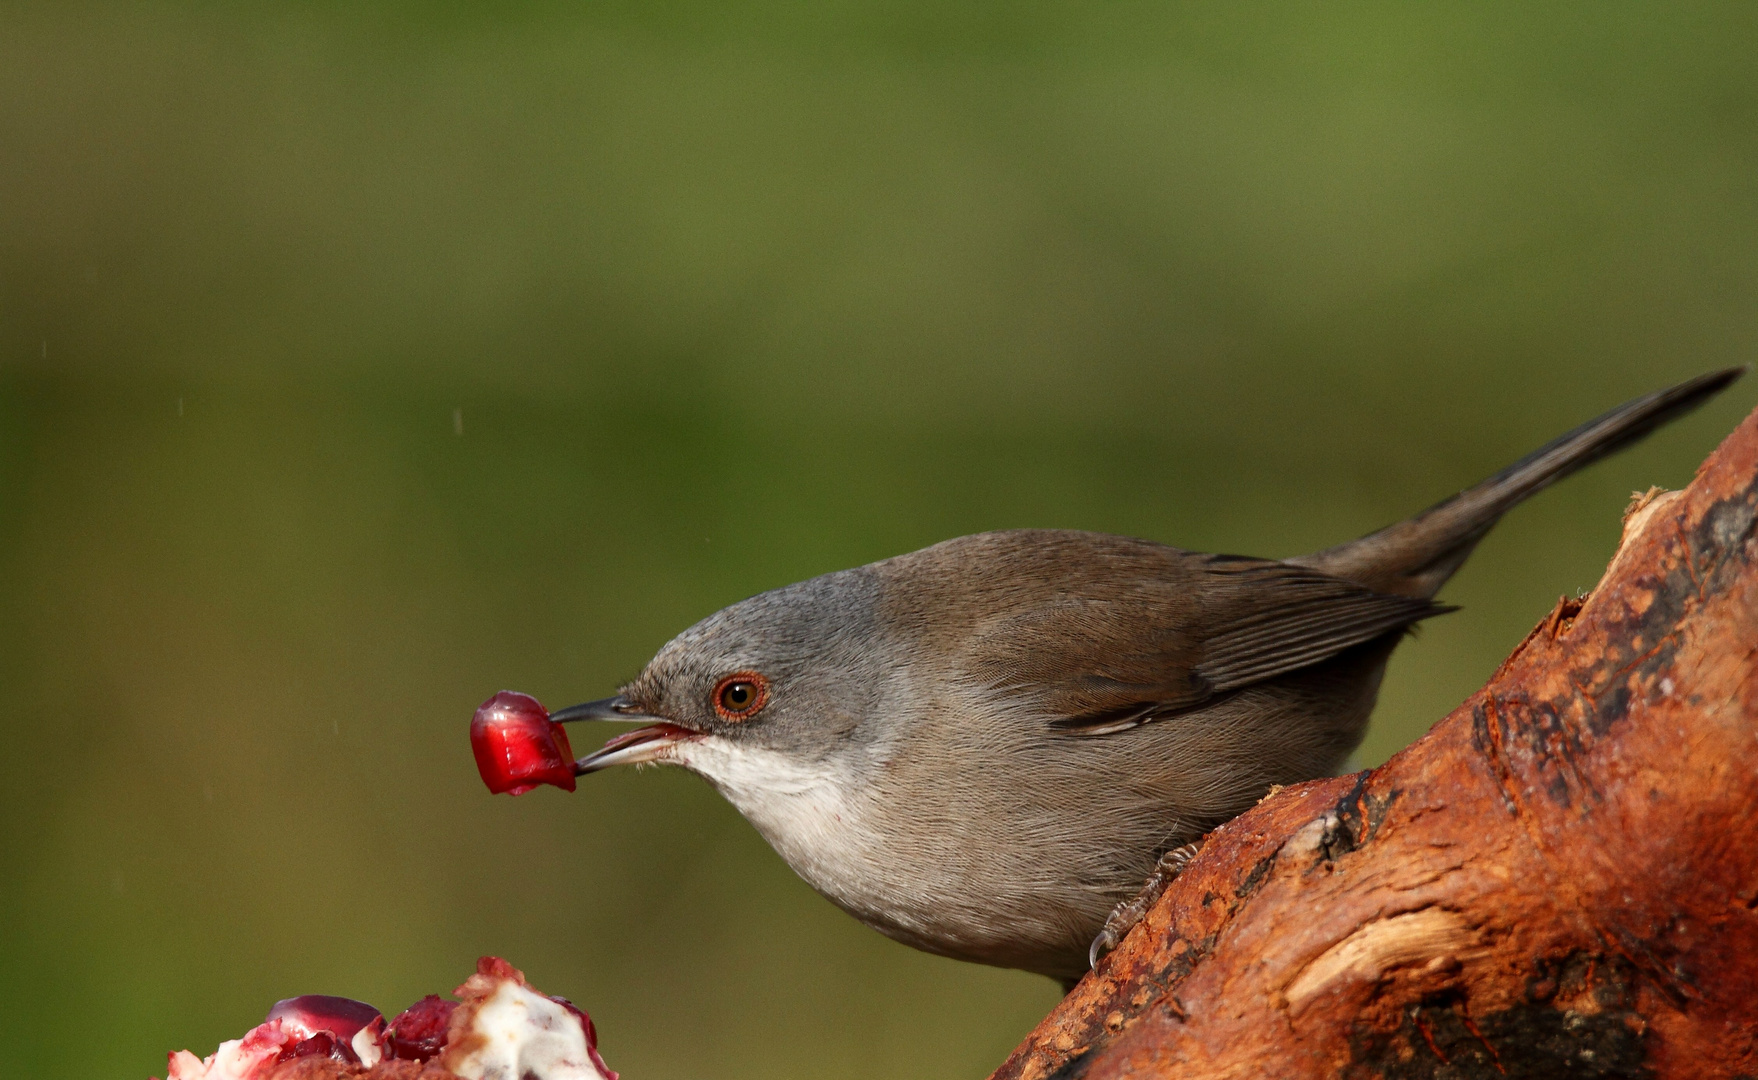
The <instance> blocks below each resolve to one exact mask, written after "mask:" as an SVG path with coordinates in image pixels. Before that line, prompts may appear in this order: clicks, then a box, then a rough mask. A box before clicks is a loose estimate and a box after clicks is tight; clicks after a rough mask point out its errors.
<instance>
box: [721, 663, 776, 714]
mask: <svg viewBox="0 0 1758 1080" xmlns="http://www.w3.org/2000/svg"><path fill="white" fill-rule="evenodd" d="M768 701H769V680H768V679H765V678H764V677H763V676H761V675H759V674H757V673H756V672H755V671H735V672H733V673H732V674H731V675H728V676H726V677H725V678H723V679H721V680H720V681H719V682H717V683H715V684H714V711H715V712H717V713H719V714H720V718H721V719H722V720H749V719H750V718H751V717H753V716H756V715H757V710H759V709H761V708H762V707H763V706H764V705H765V704H767V703H768Z"/></svg>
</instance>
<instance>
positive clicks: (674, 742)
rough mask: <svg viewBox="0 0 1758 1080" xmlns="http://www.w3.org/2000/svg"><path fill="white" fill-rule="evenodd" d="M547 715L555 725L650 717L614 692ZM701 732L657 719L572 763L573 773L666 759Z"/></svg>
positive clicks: (580, 774)
mask: <svg viewBox="0 0 1758 1080" xmlns="http://www.w3.org/2000/svg"><path fill="white" fill-rule="evenodd" d="M549 718H550V719H551V720H553V721H555V722H556V723H558V724H565V723H568V722H569V721H571V720H623V721H631V720H651V719H654V718H653V717H651V716H648V715H647V714H646V713H644V712H642V711H641V710H640V708H638V707H637V706H636V705H635V704H634V703H633V702H630V701H629V700H628V699H626V698H624V697H622V696H621V695H618V696H616V697H608V698H601V699H599V700H598V701H588V702H586V703H585V704H584V705H571V706H569V707H568V708H566V709H561V710H558V711H556V712H553V713H550V714H549ZM701 737H702V733H701V732H699V731H691V730H690V729H689V728H685V727H679V726H678V725H676V724H671V723H665V722H663V721H662V722H660V723H657V724H648V725H647V726H646V727H638V728H636V729H635V730H634V731H625V732H623V733H622V734H621V735H618V736H617V737H616V738H614V739H612V740H610V741H609V742H607V743H605V744H604V745H603V746H601V747H599V748H598V749H597V750H594V751H593V752H592V753H590V754H587V755H586V756H585V757H583V758H581V759H580V760H578V761H576V762H574V775H575V776H585V775H586V774H587V773H593V772H597V771H599V770H600V769H608V768H610V767H611V766H612V765H642V764H646V763H647V762H650V761H669V760H671V758H672V752H673V750H675V749H676V748H677V746H678V745H679V744H680V743H685V742H690V741H692V740H695V739H700V738H701Z"/></svg>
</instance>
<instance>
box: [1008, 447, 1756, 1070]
mask: <svg viewBox="0 0 1758 1080" xmlns="http://www.w3.org/2000/svg"><path fill="white" fill-rule="evenodd" d="M1755 521H1758V413H1755V414H1754V415H1753V416H1751V417H1748V418H1747V419H1746V420H1745V422H1743V423H1742V424H1741V425H1740V427H1739V428H1737V429H1736V430H1735V431H1734V433H1733V434H1732V435H1730V436H1729V437H1728V438H1727V440H1726V441H1725V442H1724V443H1723V444H1722V445H1721V447H1720V448H1718V449H1717V450H1716V451H1715V453H1714V454H1713V455H1711V456H1710V458H1709V459H1708V460H1707V461H1706V462H1705V463H1704V465H1703V466H1702V467H1701V468H1700V469H1699V470H1698V473H1697V477H1696V478H1695V480H1694V481H1693V482H1692V484H1691V485H1690V487H1689V488H1688V489H1687V490H1685V491H1682V492H1669V493H1664V494H1656V493H1653V492H1651V493H1650V495H1649V496H1647V497H1645V499H1644V500H1642V501H1641V502H1640V503H1639V504H1637V505H1633V506H1632V510H1631V512H1630V513H1628V514H1627V515H1626V519H1625V531H1624V539H1623V542H1622V544H1621V545H1620V547H1619V549H1618V552H1617V555H1616V556H1615V557H1614V558H1613V560H1612V563H1611V565H1610V566H1609V567H1608V568H1607V570H1606V573H1605V576H1604V577H1603V578H1602V579H1601V581H1600V583H1599V585H1598V586H1597V587H1596V588H1595V589H1594V590H1593V592H1592V593H1591V594H1590V595H1589V596H1588V597H1587V598H1586V599H1585V600H1569V599H1565V600H1563V601H1562V602H1560V603H1559V604H1558V605H1557V607H1556V609H1555V610H1554V611H1552V612H1551V613H1550V615H1549V616H1547V617H1546V618H1545V619H1544V621H1543V622H1541V623H1540V624H1539V626H1538V627H1537V628H1536V629H1535V630H1533V632H1532V633H1531V635H1530V636H1529V637H1528V638H1527V639H1526V641H1525V642H1523V643H1522V644H1521V645H1520V647H1519V648H1518V649H1516V650H1515V652H1514V654H1513V655H1512V656H1511V657H1509V658H1508V660H1507V661H1505V662H1504V663H1503V665H1502V667H1501V668H1500V670H1498V671H1497V672H1496V673H1495V675H1494V676H1493V677H1492V678H1491V679H1490V682H1489V684H1488V685H1487V686H1485V687H1484V688H1483V689H1482V690H1480V691H1478V692H1477V693H1476V694H1475V695H1473V696H1472V697H1471V698H1470V699H1469V700H1468V701H1466V702H1465V703H1464V704H1463V705H1461V706H1460V707H1459V708H1458V709H1456V710H1454V712H1453V713H1452V714H1451V715H1449V716H1448V717H1447V718H1446V719H1444V720H1442V721H1441V722H1440V723H1439V724H1437V725H1435V727H1434V729H1433V730H1431V731H1430V732H1429V733H1428V734H1427V735H1425V736H1424V737H1423V738H1422V739H1420V740H1418V741H1417V742H1416V743H1414V744H1413V745H1411V746H1410V747H1409V748H1407V749H1406V750H1404V751H1403V752H1401V753H1400V754H1398V755H1397V756H1396V757H1394V758H1393V759H1392V760H1391V761H1389V762H1387V763H1386V764H1385V765H1383V766H1381V767H1380V768H1378V769H1373V770H1370V771H1368V772H1364V773H1359V774H1356V775H1352V776H1343V777H1337V778H1334V779H1327V780H1319V781H1315V782H1312V783H1307V784H1302V785H1299V786H1296V787H1292V788H1288V789H1285V790H1282V791H1279V792H1274V793H1272V794H1271V795H1270V796H1269V797H1267V798H1266V799H1265V800H1264V801H1263V802H1262V803H1260V804H1259V805H1258V806H1257V807H1256V808H1255V809H1253V810H1251V811H1249V812H1247V813H1246V814H1244V815H1242V816H1240V817H1239V818H1237V819H1235V820H1234V821H1231V822H1229V823H1228V824H1226V825H1224V826H1222V827H1221V828H1220V829H1218V830H1216V831H1215V832H1214V833H1213V834H1212V835H1211V836H1210V837H1209V840H1208V843H1207V845H1206V846H1205V847H1204V848H1203V851H1202V853H1201V854H1200V855H1199V856H1198V857H1197V858H1196V860H1195V861H1194V862H1193V863H1192V864H1191V865H1190V866H1189V868H1188V869H1186V870H1185V872H1184V873H1183V875H1182V876H1181V877H1180V878H1179V879H1178V880H1177V881H1176V882H1174V883H1173V885H1172V887H1171V888H1170V889H1168V890H1167V892H1166V894H1165V896H1164V897H1162V899H1161V900H1160V902H1159V903H1158V904H1157V905H1155V906H1154V908H1153V909H1152V910H1151V911H1150V912H1149V914H1148V916H1147V917H1146V919H1144V920H1143V922H1142V923H1141V925H1139V926H1138V927H1137V928H1136V929H1135V930H1134V931H1133V932H1132V933H1131V934H1130V935H1129V936H1128V938H1127V939H1125V941H1124V942H1123V944H1122V946H1121V947H1120V948H1119V949H1118V950H1117V951H1116V952H1114V953H1112V954H1111V955H1110V956H1109V957H1108V958H1106V959H1105V960H1104V961H1102V962H1101V964H1100V967H1099V970H1098V971H1096V972H1094V973H1093V974H1091V975H1089V976H1088V977H1087V978H1086V979H1084V980H1083V981H1082V982H1081V983H1080V985H1079V986H1077V987H1076V988H1075V989H1074V991H1073V992H1071V993H1070V994H1069V996H1068V997H1067V998H1066V999H1065V1000H1064V1001H1063V1002H1062V1003H1061V1005H1059V1006H1058V1007H1057V1008H1056V1010H1055V1011H1054V1012H1052V1013H1051V1014H1050V1015H1049V1016H1048V1017H1047V1018H1046V1019H1045V1020H1044V1021H1043V1023H1041V1024H1039V1025H1038V1027H1037V1028H1036V1029H1035V1030H1034V1031H1033V1032H1032V1033H1031V1034H1030V1035H1029V1036H1028V1037H1027V1038H1026V1040H1025V1041H1024V1042H1023V1043H1022V1044H1021V1045H1020V1046H1019V1048H1018V1049H1016V1050H1015V1051H1014V1052H1013V1054H1012V1055H1011V1056H1010V1057H1009V1058H1008V1059H1007V1061H1006V1062H1005V1063H1004V1064H1003V1065H1002V1066H1001V1068H1000V1069H999V1070H997V1071H996V1072H995V1074H994V1080H1039V1078H1045V1077H1056V1078H1060V1080H1073V1078H1075V1077H1082V1078H1087V1080H1102V1078H1110V1077H1125V1076H1129V1077H1149V1076H1165V1077H1179V1078H1181V1080H1197V1078H1220V1077H1228V1078H1248V1077H1249V1078H1255V1077H1308V1076H1310V1077H1352V1078H1353V1077H1360V1078H1369V1077H1384V1078H1388V1080H1391V1078H1399V1080H1403V1078H1417V1077H1434V1078H1442V1077H1446V1078H1463V1077H1497V1078H1499V1077H1656V1078H1667V1077H1692V1078H1711V1077H1728V1078H1733V1077H1753V1076H1758V674H1755V673H1758V535H1755V532H1754V522H1755Z"/></svg>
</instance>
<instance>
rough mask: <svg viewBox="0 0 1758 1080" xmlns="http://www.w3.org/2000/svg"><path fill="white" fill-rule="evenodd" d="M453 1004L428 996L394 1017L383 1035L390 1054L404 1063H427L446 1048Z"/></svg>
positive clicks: (456, 1004) (454, 1006)
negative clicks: (387, 1040)
mask: <svg viewBox="0 0 1758 1080" xmlns="http://www.w3.org/2000/svg"><path fill="white" fill-rule="evenodd" d="M457 1007H458V1003H457V1002H455V1001H447V1000H446V999H445V998H442V997H440V996H439V995H438V994H429V995H427V996H426V997H424V998H422V999H421V1000H420V1001H417V1002H416V1003H415V1004H413V1005H411V1006H409V1007H408V1008H407V1009H404V1010H403V1011H402V1012H400V1013H398V1014H397V1018H396V1019H395V1020H392V1021H391V1027H390V1031H388V1032H387V1033H386V1034H387V1036H388V1039H389V1041H390V1044H391V1053H392V1054H393V1055H395V1056H396V1057H400V1058H402V1059H403V1060H404V1061H426V1060H427V1059H428V1058H431V1057H433V1056H434V1055H436V1054H438V1053H439V1052H440V1051H441V1050H444V1049H445V1047H446V1026H447V1025H448V1024H450V1023H451V1020H452V1010H454V1009H456V1008H457Z"/></svg>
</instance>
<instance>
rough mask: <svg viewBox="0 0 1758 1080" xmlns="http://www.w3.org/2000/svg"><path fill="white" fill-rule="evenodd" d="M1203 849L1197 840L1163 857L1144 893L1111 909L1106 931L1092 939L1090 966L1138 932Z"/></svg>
mask: <svg viewBox="0 0 1758 1080" xmlns="http://www.w3.org/2000/svg"><path fill="white" fill-rule="evenodd" d="M1202 849H1203V842H1202V841H1201V840H1194V841H1192V842H1190V843H1188V844H1185V845H1183V846H1181V847H1175V848H1173V849H1172V850H1171V851H1168V852H1167V853H1166V854H1164V855H1162V856H1160V861H1159V862H1158V863H1156V864H1155V865H1154V872H1153V873H1151V874H1149V875H1148V880H1147V882H1146V883H1145V884H1144V885H1142V887H1141V892H1138V893H1136V894H1135V896H1134V897H1132V898H1131V899H1128V900H1125V901H1124V902H1123V903H1121V904H1118V905H1117V906H1116V907H1114V908H1112V909H1111V914H1110V915H1109V916H1108V917H1107V918H1106V919H1105V928H1104V929H1103V930H1100V931H1099V936H1098V937H1096V938H1094V939H1093V944H1092V948H1090V949H1088V950H1087V963H1088V964H1089V965H1090V966H1092V967H1095V968H1096V967H1098V966H1099V958H1100V957H1101V956H1104V955H1105V954H1106V953H1108V952H1110V951H1111V950H1112V949H1115V948H1116V947H1117V946H1118V945H1119V944H1121V943H1122V941H1123V938H1124V936H1125V935H1127V934H1128V933H1129V932H1130V931H1131V930H1133V929H1135V924H1136V923H1138V922H1141V921H1142V917H1143V916H1145V915H1146V914H1147V913H1148V909H1149V908H1151V907H1153V906H1154V904H1155V903H1157V902H1158V901H1159V899H1160V896H1161V894H1163V893H1164V892H1165V891H1166V886H1168V885H1170V884H1172V883H1173V882H1174V881H1176V880H1178V875H1179V874H1182V873H1183V872H1184V868H1185V867H1186V866H1189V865H1190V860H1192V859H1194V858H1196V853H1197V852H1199V851H1201V850H1202Z"/></svg>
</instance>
